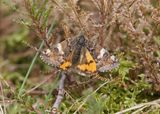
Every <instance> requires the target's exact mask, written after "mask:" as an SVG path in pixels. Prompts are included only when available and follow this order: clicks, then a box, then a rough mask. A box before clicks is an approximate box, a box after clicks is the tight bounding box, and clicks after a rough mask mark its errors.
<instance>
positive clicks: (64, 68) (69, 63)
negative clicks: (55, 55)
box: [60, 61, 72, 70]
mask: <svg viewBox="0 0 160 114" xmlns="http://www.w3.org/2000/svg"><path fill="white" fill-rule="evenodd" d="M71 65H72V63H71V62H69V61H66V62H64V63H62V64H61V65H60V68H61V69H63V70H67V69H68V68H69V67H71Z"/></svg>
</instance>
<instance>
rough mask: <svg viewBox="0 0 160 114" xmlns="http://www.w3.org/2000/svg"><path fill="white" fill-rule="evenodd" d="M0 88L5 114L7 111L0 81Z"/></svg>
mask: <svg viewBox="0 0 160 114" xmlns="http://www.w3.org/2000/svg"><path fill="white" fill-rule="evenodd" d="M0 90H1V94H2V101H3V106H4V109H3V110H4V114H7V111H6V104H5V100H4V93H3V85H2V83H1V82H0Z"/></svg>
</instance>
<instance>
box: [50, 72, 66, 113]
mask: <svg viewBox="0 0 160 114" xmlns="http://www.w3.org/2000/svg"><path fill="white" fill-rule="evenodd" d="M65 78H66V75H65V74H64V73H63V72H62V74H61V79H60V81H59V89H58V95H57V98H56V101H55V102H54V104H53V106H52V111H51V114H56V113H57V109H58V107H59V105H60V104H61V102H62V99H63V97H64V93H65V91H64V81H65Z"/></svg>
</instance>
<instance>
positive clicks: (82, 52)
mask: <svg viewBox="0 0 160 114" xmlns="http://www.w3.org/2000/svg"><path fill="white" fill-rule="evenodd" d="M40 58H41V59H42V61H44V62H45V63H47V64H48V65H51V66H54V67H56V68H58V69H60V70H63V71H72V72H75V73H79V74H83V75H86V74H87V75H89V74H91V75H93V74H96V73H99V72H107V71H109V70H112V69H113V68H116V67H117V66H118V60H117V59H116V58H115V56H113V55H110V54H109V52H108V51H107V50H106V49H105V48H103V47H101V46H100V45H98V44H97V43H94V42H92V41H90V40H89V39H88V38H87V37H86V36H85V35H84V34H80V35H77V36H75V37H74V38H68V39H66V40H64V41H62V42H60V43H57V44H55V45H54V46H51V48H50V49H46V50H44V51H43V52H42V53H41V55H40Z"/></svg>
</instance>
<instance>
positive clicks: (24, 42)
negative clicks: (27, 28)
mask: <svg viewBox="0 0 160 114" xmlns="http://www.w3.org/2000/svg"><path fill="white" fill-rule="evenodd" d="M22 43H23V44H25V45H27V46H28V47H30V48H32V49H33V50H35V51H37V52H40V53H42V52H41V51H40V50H39V49H38V48H37V47H34V46H33V45H31V44H30V43H28V42H26V41H22Z"/></svg>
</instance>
